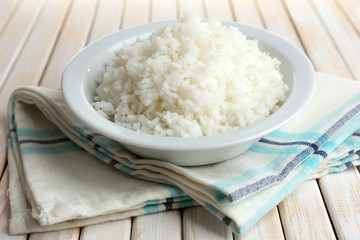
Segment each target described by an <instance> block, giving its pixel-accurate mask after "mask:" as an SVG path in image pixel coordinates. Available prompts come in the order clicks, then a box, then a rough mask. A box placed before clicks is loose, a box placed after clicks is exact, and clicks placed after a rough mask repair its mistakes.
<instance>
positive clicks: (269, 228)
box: [235, 207, 284, 240]
mask: <svg viewBox="0 0 360 240" xmlns="http://www.w3.org/2000/svg"><path fill="white" fill-rule="evenodd" d="M279 229H280V230H279ZM281 229H282V227H281V222H280V218H279V214H278V209H277V207H274V208H273V209H272V210H271V211H270V212H268V213H267V214H266V215H265V216H264V217H263V218H262V219H260V220H259V221H258V222H257V223H256V224H255V225H254V226H253V227H252V228H250V230H249V231H247V232H246V233H245V234H244V235H241V236H235V240H253V239H266V240H272V239H273V240H281V239H284V234H283V232H282V231H281Z"/></svg>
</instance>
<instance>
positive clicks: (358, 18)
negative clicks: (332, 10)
mask: <svg viewBox="0 0 360 240" xmlns="http://www.w3.org/2000/svg"><path fill="white" fill-rule="evenodd" d="M337 3H338V5H339V8H342V10H343V11H344V12H345V14H346V16H347V18H348V19H349V20H350V21H351V23H352V24H353V26H354V27H355V29H356V30H357V32H358V33H360V2H359V1H357V0H337Z"/></svg>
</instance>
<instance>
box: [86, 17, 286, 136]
mask: <svg viewBox="0 0 360 240" xmlns="http://www.w3.org/2000/svg"><path fill="white" fill-rule="evenodd" d="M280 64H281V63H280V61H279V60H278V59H276V58H273V57H270V56H269V55H268V54H266V53H263V52H261V51H260V50H259V48H258V42H257V41H256V40H249V39H247V37H246V36H245V35H243V34H242V33H241V32H240V31H239V30H238V29H237V28H235V27H228V26H223V25H222V24H221V23H220V22H218V21H209V22H202V21H201V19H200V18H199V17H198V16H190V15H186V16H184V17H182V18H180V19H179V20H178V21H177V22H175V23H173V24H169V25H166V26H164V27H161V28H159V29H157V30H156V31H155V32H153V33H152V34H151V35H150V36H149V37H147V38H145V39H137V40H136V41H135V42H134V43H132V44H125V43H124V47H123V48H121V49H120V50H119V51H118V54H117V56H116V57H114V58H113V59H112V62H111V64H110V65H108V66H106V71H105V73H104V74H103V77H102V78H101V79H100V81H99V86H98V88H97V90H96V96H95V97H94V100H95V102H94V103H93V106H94V108H95V109H96V110H97V111H98V112H99V113H100V114H102V115H103V116H104V117H106V118H108V119H110V120H111V121H114V122H115V123H117V124H119V125H121V126H123V127H126V128H129V129H133V130H135V131H142V132H145V133H149V134H155V135H161V136H171V137H200V136H211V135H216V134H221V133H225V132H229V131H234V130H238V129H241V128H245V127H247V126H249V125H251V124H254V123H256V122H258V121H260V120H262V119H264V118H266V117H268V116H269V115H270V114H271V113H273V112H274V111H276V110H277V109H278V108H279V106H280V105H281V104H282V103H283V101H284V100H285V98H286V93H287V92H288V89H289V88H288V86H287V85H286V84H285V83H284V81H283V76H282V74H281V72H280Z"/></svg>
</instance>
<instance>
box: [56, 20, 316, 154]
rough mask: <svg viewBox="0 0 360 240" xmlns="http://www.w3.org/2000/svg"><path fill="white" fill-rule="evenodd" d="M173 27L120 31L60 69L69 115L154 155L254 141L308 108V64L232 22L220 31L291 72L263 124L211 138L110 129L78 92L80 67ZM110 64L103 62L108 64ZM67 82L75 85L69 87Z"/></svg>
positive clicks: (284, 44) (266, 35)
mask: <svg viewBox="0 0 360 240" xmlns="http://www.w3.org/2000/svg"><path fill="white" fill-rule="evenodd" d="M173 22H175V21H162V22H155V23H148V24H143V25H139V26H135V27H131V28H128V29H124V30H120V31H118V32H115V33H112V34H110V35H108V36H105V37H103V38H101V39H99V40H97V41H95V42H94V43H92V44H90V45H88V46H87V47H85V48H84V49H83V50H81V51H80V52H79V53H78V54H76V55H75V56H74V57H73V58H72V60H71V61H70V62H69V63H68V64H67V65H66V67H65V69H64V72H63V75H62V80H61V88H62V93H63V97H64V99H65V102H66V104H67V105H68V107H69V108H70V110H71V111H72V113H73V114H74V115H75V116H76V117H77V118H78V119H79V120H80V121H81V122H82V123H84V124H85V125H86V126H88V127H90V128H91V129H93V130H94V131H97V132H99V133H101V134H102V135H104V136H106V137H108V138H110V139H113V140H115V141H118V142H120V143H121V144H125V145H126V144H128V145H131V146H136V147H142V148H147V149H154V150H156V149H157V150H172V151H184V150H188V151H192V150H206V149H212V148H222V147H227V146H232V145H235V144H240V143H244V142H248V141H255V140H258V139H260V138H261V137H262V136H265V135H267V134H269V133H271V132H273V131H275V130H276V129H278V128H280V127H281V126H283V125H285V124H286V123H288V122H289V121H291V120H292V119H293V118H295V117H296V116H297V115H298V114H299V113H300V112H301V111H302V110H303V109H304V108H305V107H306V105H307V104H308V103H309V102H310V100H311V97H312V96H313V94H314V91H315V71H314V68H313V65H312V63H311V61H310V60H309V58H308V57H307V56H306V55H305V53H303V51H302V50H300V49H299V48H298V47H297V46H295V45H294V44H293V43H291V42H290V41H288V40H286V39H285V38H283V37H281V36H279V35H277V34H276V33H273V32H270V31H268V30H265V29H261V28H257V27H254V26H250V25H245V24H240V23H237V22H226V21H222V24H224V25H231V26H234V27H237V28H238V29H239V30H240V31H241V32H243V33H244V34H245V35H247V36H249V37H250V38H256V39H258V40H259V41H260V42H263V43H265V44H266V45H268V46H270V47H271V48H273V49H276V51H278V52H280V53H281V54H282V56H284V57H285V58H286V59H287V60H288V62H289V63H290V65H291V67H292V68H293V76H294V87H293V90H292V91H291V93H290V95H289V96H288V99H287V100H286V101H285V102H284V104H283V105H282V106H281V107H280V108H279V109H278V110H277V111H276V112H274V113H273V114H271V115H270V116H269V117H267V118H266V119H264V120H262V121H260V122H258V123H255V124H253V125H250V126H248V127H246V128H244V129H240V130H236V131H232V132H228V133H223V134H220V135H214V136H205V137H196V138H191V137H189V138H181V137H164V136H156V135H151V134H147V133H143V132H140V131H134V130H131V129H127V128H124V127H121V126H120V125H117V124H115V123H114V122H111V121H109V120H107V119H105V118H104V117H103V116H101V115H100V114H99V113H97V112H96V110H95V109H94V108H93V107H92V106H91V104H90V103H89V102H88V100H87V98H86V96H85V92H84V85H83V84H84V82H85V79H84V77H83V76H84V71H90V70H89V69H88V68H87V67H86V65H84V62H85V63H86V62H87V61H88V60H89V59H91V58H92V57H93V56H95V55H96V53H97V52H98V51H99V49H100V50H102V51H105V50H107V51H109V49H110V48H111V46H113V45H114V44H115V43H119V39H124V38H125V39H126V38H130V37H131V38H133V37H136V36H137V35H139V33H142V34H144V33H150V32H152V31H153V30H155V29H156V28H158V27H160V26H163V25H166V24H169V23H173ZM110 60H111V59H109V61H110ZM73 79H77V80H76V81H74V80H73Z"/></svg>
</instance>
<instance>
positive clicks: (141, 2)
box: [121, 0, 151, 28]
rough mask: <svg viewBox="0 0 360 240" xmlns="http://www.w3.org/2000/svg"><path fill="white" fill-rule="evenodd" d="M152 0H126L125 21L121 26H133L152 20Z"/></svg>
mask: <svg viewBox="0 0 360 240" xmlns="http://www.w3.org/2000/svg"><path fill="white" fill-rule="evenodd" d="M150 11H151V9H150V0H131V1H129V0H128V1H126V4H125V12H124V21H123V24H122V26H121V28H128V27H133V26H136V25H140V24H143V23H148V22H149V20H150Z"/></svg>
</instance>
